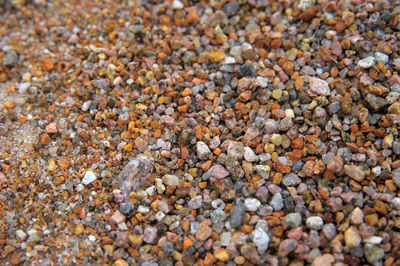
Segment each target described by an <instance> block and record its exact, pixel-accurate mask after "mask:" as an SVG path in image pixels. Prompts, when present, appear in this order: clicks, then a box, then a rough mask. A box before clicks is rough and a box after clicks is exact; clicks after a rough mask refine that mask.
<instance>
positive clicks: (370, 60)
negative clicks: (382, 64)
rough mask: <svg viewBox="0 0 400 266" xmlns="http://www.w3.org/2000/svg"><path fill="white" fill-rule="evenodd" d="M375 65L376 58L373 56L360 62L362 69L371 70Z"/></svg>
mask: <svg viewBox="0 0 400 266" xmlns="http://www.w3.org/2000/svg"><path fill="white" fill-rule="evenodd" d="M373 65H375V57H373V56H368V57H366V58H364V59H361V60H360V61H358V66H359V67H361V68H370V67H372V66H373Z"/></svg>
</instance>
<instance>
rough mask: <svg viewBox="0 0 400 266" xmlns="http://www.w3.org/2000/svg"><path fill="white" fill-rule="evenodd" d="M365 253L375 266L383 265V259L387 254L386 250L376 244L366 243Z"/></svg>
mask: <svg viewBox="0 0 400 266" xmlns="http://www.w3.org/2000/svg"><path fill="white" fill-rule="evenodd" d="M364 254H365V258H366V259H367V261H368V262H369V263H371V264H372V265H374V266H378V265H382V259H383V257H384V256H385V251H384V250H383V249H382V248H380V247H378V246H376V245H371V244H365V246H364Z"/></svg>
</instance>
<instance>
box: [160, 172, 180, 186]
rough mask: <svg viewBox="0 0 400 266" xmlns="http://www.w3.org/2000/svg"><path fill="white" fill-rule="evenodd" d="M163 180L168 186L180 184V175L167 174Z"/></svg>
mask: <svg viewBox="0 0 400 266" xmlns="http://www.w3.org/2000/svg"><path fill="white" fill-rule="evenodd" d="M162 182H163V183H164V184H165V185H167V186H178V184H179V177H177V176H176V175H169V174H166V175H164V176H163V177H162Z"/></svg>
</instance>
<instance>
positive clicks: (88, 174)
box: [82, 171, 97, 185]
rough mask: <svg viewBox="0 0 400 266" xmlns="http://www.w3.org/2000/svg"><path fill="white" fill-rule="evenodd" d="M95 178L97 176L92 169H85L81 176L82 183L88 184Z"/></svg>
mask: <svg viewBox="0 0 400 266" xmlns="http://www.w3.org/2000/svg"><path fill="white" fill-rule="evenodd" d="M96 179H97V177H96V175H95V174H94V173H93V172H92V171H86V173H85V176H84V177H83V178H82V184H84V185H89V184H90V183H92V182H93V181H95V180H96Z"/></svg>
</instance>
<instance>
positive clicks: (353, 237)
mask: <svg viewBox="0 0 400 266" xmlns="http://www.w3.org/2000/svg"><path fill="white" fill-rule="evenodd" d="M344 241H345V243H346V246H347V247H349V248H356V247H358V246H359V245H360V243H361V236H360V234H359V233H358V230H357V228H356V227H354V226H350V227H349V228H348V229H347V230H346V231H345V232H344Z"/></svg>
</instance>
